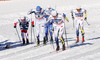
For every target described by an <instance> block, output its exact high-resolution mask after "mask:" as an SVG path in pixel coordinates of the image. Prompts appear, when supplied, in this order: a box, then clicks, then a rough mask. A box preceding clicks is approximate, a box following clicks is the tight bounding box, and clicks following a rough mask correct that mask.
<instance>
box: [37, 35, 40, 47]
mask: <svg viewBox="0 0 100 60" xmlns="http://www.w3.org/2000/svg"><path fill="white" fill-rule="evenodd" d="M39 45H40V40H39V38H38V37H37V46H39Z"/></svg>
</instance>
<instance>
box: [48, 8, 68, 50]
mask: <svg viewBox="0 0 100 60" xmlns="http://www.w3.org/2000/svg"><path fill="white" fill-rule="evenodd" d="M65 17H66V16H65V14H64V15H61V14H59V13H57V11H55V10H54V11H52V12H51V15H50V17H49V21H50V22H51V23H53V31H54V36H55V41H56V45H57V48H56V51H58V50H59V49H60V47H59V39H58V37H59V38H60V40H61V41H62V47H63V48H62V50H65V49H66V48H65V42H64V38H63V33H64V18H65ZM67 20H68V19H67ZM68 21H69V20H68Z"/></svg>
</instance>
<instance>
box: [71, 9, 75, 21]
mask: <svg viewBox="0 0 100 60" xmlns="http://www.w3.org/2000/svg"><path fill="white" fill-rule="evenodd" d="M71 16H72V19H73V20H74V15H73V11H71Z"/></svg>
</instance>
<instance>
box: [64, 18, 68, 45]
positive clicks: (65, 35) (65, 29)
mask: <svg viewBox="0 0 100 60" xmlns="http://www.w3.org/2000/svg"><path fill="white" fill-rule="evenodd" d="M64 30H65V37H66V44H67V47H68V40H67V35H66V27H65V19H64Z"/></svg>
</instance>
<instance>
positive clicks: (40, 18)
mask: <svg viewBox="0 0 100 60" xmlns="http://www.w3.org/2000/svg"><path fill="white" fill-rule="evenodd" d="M35 18H36V19H39V20H40V19H43V17H41V18H38V17H36V16H35Z"/></svg>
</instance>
